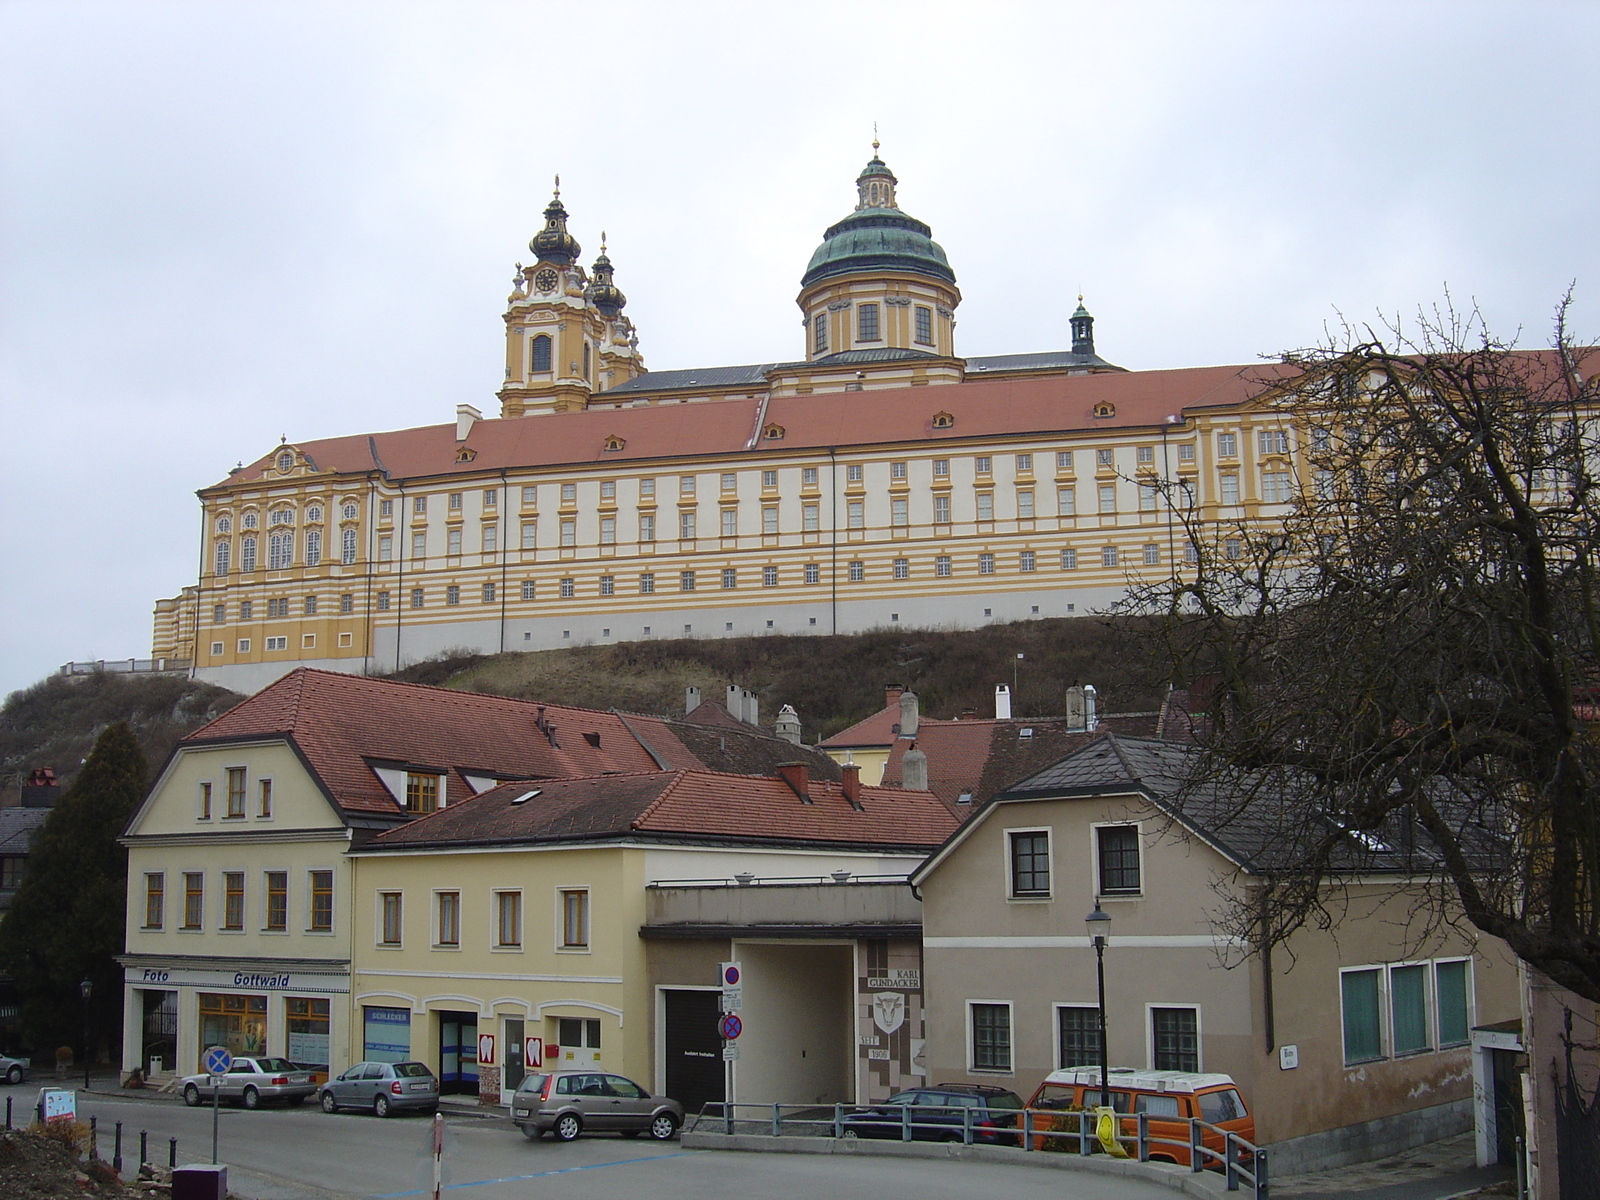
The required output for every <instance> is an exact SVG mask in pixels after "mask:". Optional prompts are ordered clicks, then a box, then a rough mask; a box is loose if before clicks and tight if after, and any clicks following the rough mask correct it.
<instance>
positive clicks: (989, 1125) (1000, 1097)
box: [844, 1083, 1022, 1146]
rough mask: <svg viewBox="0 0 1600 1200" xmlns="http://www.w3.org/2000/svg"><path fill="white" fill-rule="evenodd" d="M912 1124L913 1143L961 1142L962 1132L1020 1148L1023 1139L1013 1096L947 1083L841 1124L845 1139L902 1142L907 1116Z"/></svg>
mask: <svg viewBox="0 0 1600 1200" xmlns="http://www.w3.org/2000/svg"><path fill="white" fill-rule="evenodd" d="M902 1106H904V1113H905V1114H908V1115H909V1117H910V1122H911V1140H912V1141H914V1142H959V1141H962V1140H963V1139H964V1137H965V1134H964V1130H965V1129H967V1128H970V1129H971V1130H972V1140H973V1141H974V1142H986V1143H990V1144H995V1143H998V1144H1000V1145H1003V1146H1020V1145H1021V1144H1022V1141H1021V1135H1020V1134H1018V1133H1014V1132H1005V1131H1009V1130H1015V1129H1016V1128H1017V1123H1018V1121H1019V1120H1021V1117H1022V1100H1021V1099H1020V1098H1019V1097H1018V1096H1017V1094H1016V1093H1015V1092H1008V1091H1006V1090H1005V1089H1004V1088H997V1087H986V1086H984V1085H982V1084H969V1083H945V1084H939V1085H938V1086H936V1087H922V1088H910V1089H909V1090H907V1091H904V1092H897V1093H896V1094H894V1095H893V1096H890V1097H889V1098H888V1099H887V1100H882V1101H879V1102H878V1103H877V1104H874V1105H873V1106H872V1107H871V1108H868V1109H865V1110H863V1111H861V1112H855V1113H850V1114H849V1115H848V1116H846V1117H845V1119H844V1136H845V1137H865V1138H891V1139H894V1140H896V1141H899V1140H901V1139H903V1138H904V1137H905V1128H906V1127H905V1119H906V1118H905V1116H904V1115H902Z"/></svg>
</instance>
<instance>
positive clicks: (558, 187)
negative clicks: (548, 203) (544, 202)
mask: <svg viewBox="0 0 1600 1200" xmlns="http://www.w3.org/2000/svg"><path fill="white" fill-rule="evenodd" d="M556 199H557V200H559V199H561V176H560V175H557V176H556Z"/></svg>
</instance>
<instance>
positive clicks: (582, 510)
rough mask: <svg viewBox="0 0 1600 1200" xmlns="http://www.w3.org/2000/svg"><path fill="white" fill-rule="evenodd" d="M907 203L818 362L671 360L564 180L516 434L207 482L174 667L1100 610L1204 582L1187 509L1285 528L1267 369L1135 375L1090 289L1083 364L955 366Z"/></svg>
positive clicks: (931, 258) (519, 324)
mask: <svg viewBox="0 0 1600 1200" xmlns="http://www.w3.org/2000/svg"><path fill="white" fill-rule="evenodd" d="M874 150H875V151H876V146H874ZM896 184H897V180H896V179H895V176H894V175H893V173H892V172H891V171H890V170H889V168H888V167H887V166H886V165H885V164H884V163H883V161H882V160H881V159H880V158H879V157H878V156H877V154H876V153H874V155H873V158H872V160H871V161H870V162H869V163H868V164H867V166H866V168H865V169H864V170H863V171H862V172H861V175H860V177H859V178H858V179H857V181H856V185H857V191H858V199H857V203H856V206H855V210H854V211H853V212H851V213H850V214H849V215H847V216H846V217H845V218H844V219H843V220H841V221H839V222H838V223H837V224H835V225H833V226H832V227H831V228H829V229H828V230H827V232H826V233H825V234H824V235H823V240H822V244H821V245H820V246H818V247H817V250H816V252H815V253H814V254H813V255H812V256H811V261H810V263H809V264H808V265H807V267H806V269H805V272H804V274H803V275H802V277H801V281H800V292H799V295H798V297H797V298H796V301H797V303H798V305H799V307H800V309H801V311H802V312H803V314H804V320H805V343H806V344H805V346H804V348H803V353H801V354H798V355H797V356H796V357H795V358H794V359H793V360H791V361H787V362H774V363H760V364H753V365H748V366H731V367H730V366H720V367H705V368H699V369H695V370H674V371H647V370H646V369H645V366H644V360H643V358H642V356H641V354H640V352H639V338H638V335H637V332H636V330H635V328H634V325H633V322H632V321H631V320H630V319H629V318H628V317H627V316H625V315H624V309H625V308H626V306H627V299H626V297H625V296H624V295H623V293H622V292H621V291H620V290H619V289H618V287H617V285H616V282H615V279H614V272H613V267H612V264H611V261H610V259H609V258H608V257H607V256H606V253H605V246H604V239H603V238H602V245H601V250H600V254H599V256H598V257H597V258H596V259H595V260H594V263H593V265H592V267H590V269H589V270H587V271H586V270H585V269H584V268H583V267H582V266H581V265H580V261H579V256H580V253H581V248H580V246H579V244H578V242H577V240H576V238H575V237H574V236H573V235H572V234H571V233H570V232H569V231H568V229H567V212H566V209H565V208H564V207H563V205H562V203H561V199H560V191H559V188H558V190H557V192H556V196H555V198H554V199H553V200H552V201H551V202H550V205H549V207H548V208H546V209H545V211H544V218H545V220H544V226H543V228H542V229H540V231H539V232H538V233H537V234H536V235H535V236H534V238H533V240H532V241H531V242H530V243H529V247H530V249H531V250H532V252H533V255H534V259H535V261H534V262H533V263H532V265H530V266H522V265H521V264H518V268H517V272H516V276H515V280H514V284H513V289H512V291H511V294H510V296H509V297H508V301H507V308H506V312H505V317H504V319H505V326H506V368H505V384H504V386H503V387H502V388H501V390H500V392H499V400H500V414H499V417H498V418H490V419H485V418H484V417H483V416H482V415H481V413H480V412H479V411H478V410H477V409H475V408H473V407H471V406H469V405H461V406H459V407H458V408H457V410H456V414H455V421H454V423H452V424H442V425H430V426H425V427H422V428H418V429H404V430H396V431H392V432H387V433H374V434H360V435H355V436H347V437H334V438H325V439H320V440H314V441H304V442H297V443H286V444H284V445H281V446H277V447H274V448H273V449H272V450H271V451H270V452H269V453H267V454H265V455H263V456H262V457H260V458H258V459H257V460H255V461H254V462H252V463H249V464H248V465H245V466H243V467H240V468H239V469H236V470H235V471H233V472H232V473H231V474H230V475H229V476H228V478H226V479H225V480H223V481H221V482H220V483H217V484H216V485H214V486H212V487H208V488H205V489H202V491H201V492H200V493H199V494H200V498H201V502H202V504H203V506H204V526H203V528H204V530H205V534H204V537H205V545H204V547H203V549H202V554H201V561H202V563H203V566H202V571H201V574H200V576H199V578H198V579H197V580H196V582H195V583H194V584H193V585H192V586H189V587H185V588H184V589H183V591H182V593H181V594H180V595H178V596H175V597H173V598H171V599H166V600H161V601H159V602H158V603H157V605H156V613H155V637H154V650H153V653H154V655H155V657H157V658H164V659H167V660H169V661H171V660H190V661H192V663H193V668H194V674H195V675H196V676H198V677H199V678H203V679H208V680H211V681H214V682H216V683H220V684H223V685H225V686H228V687H231V688H235V689H238V690H241V691H255V690H257V689H259V688H260V687H262V686H264V685H265V684H267V683H269V682H271V681H272V680H273V679H275V678H277V677H278V676H280V675H282V674H284V673H286V672H287V671H289V670H290V669H292V668H294V667H296V666H302V665H311V666H318V667H323V668H328V669H332V670H337V671H348V672H354V673H377V672H386V671H390V670H393V669H395V668H396V667H399V666H404V665H405V664H407V663H411V662H415V661H417V660H419V659H423V658H427V657H429V656H431V655H435V654H438V653H440V652H441V651H445V650H456V649H468V650H473V651H478V652H483V653H495V652H499V651H507V650H534V649H547V648H550V647H556V646H567V645H573V644H576V643H580V642H605V641H625V640H632V639H639V638H651V637H655V638H667V637H723V636H731V635H745V634H760V633H785V634H813V633H853V632H859V631H862V630H866V629H872V628H878V627H896V626H907V627H913V626H922V627H931V626H942V627H958V628H963V627H964V628H970V627H974V626H977V625H981V624H984V623H986V622H990V621H1009V620H1018V619H1026V618H1029V617H1033V616H1067V615H1074V614H1084V613H1087V612H1089V611H1091V610H1093V609H1096V608H1099V607H1102V606H1104V605H1107V604H1109V603H1112V602H1114V601H1116V600H1117V599H1119V598H1120V597H1121V596H1122V595H1123V594H1124V592H1125V591H1126V589H1127V588H1128V586H1129V584H1130V582H1135V581H1138V580H1140V579H1144V578H1149V577H1151V575H1152V574H1159V575H1161V576H1164V575H1165V574H1166V573H1167V572H1168V571H1169V570H1171V569H1172V566H1173V564H1175V563H1179V562H1181V561H1182V558H1183V556H1184V554H1185V548H1186V546H1187V544H1188V543H1187V537H1186V534H1185V530H1184V523H1183V522H1182V521H1181V520H1180V519H1179V518H1178V517H1177V516H1176V515H1175V514H1174V512H1173V508H1172V506H1171V505H1169V504H1168V503H1167V497H1168V496H1169V495H1172V494H1181V495H1183V496H1185V497H1186V498H1187V503H1188V504H1189V505H1191V506H1192V513H1193V516H1194V517H1196V518H1198V519H1199V520H1200V521H1201V522H1202V523H1203V524H1205V525H1206V526H1207V527H1209V528H1212V529H1221V528H1223V527H1224V526H1237V525H1239V524H1241V523H1249V522H1251V521H1253V520H1255V519H1256V518H1258V517H1261V516H1267V515H1273V514H1275V513H1277V512H1279V511H1282V509H1281V507H1280V506H1282V505H1283V504H1285V503H1286V502H1287V501H1288V500H1289V499H1290V496H1291V486H1292V480H1293V479H1294V468H1293V466H1292V461H1291V454H1292V452H1293V449H1294V446H1295V442H1296V439H1295V435H1294V432H1293V431H1292V430H1290V429H1288V428H1286V427H1285V426H1284V425H1283V423H1282V422H1281V421H1280V419H1279V417H1278V416H1277V414H1276V413H1275V412H1274V411H1273V409H1272V407H1271V406H1270V405H1267V404H1264V403H1262V396H1263V393H1264V392H1265V390H1266V389H1267V388H1268V386H1269V384H1270V381H1271V378H1272V375H1273V372H1272V370H1271V369H1270V368H1262V367H1259V366H1257V367H1202V368H1192V369H1183V370H1166V371H1127V370H1124V369H1122V368H1120V367H1117V366H1114V365H1112V364H1111V363H1109V362H1107V361H1105V360H1104V359H1102V358H1101V357H1100V356H1099V355H1098V354H1097V353H1096V352H1095V346H1094V321H1093V318H1092V317H1091V316H1090V315H1089V313H1088V312H1087V311H1086V310H1085V308H1084V307H1083V305H1082V303H1081V301H1080V303H1079V305H1078V308H1077V311H1076V312H1074V313H1072V314H1071V316H1070V317H1069V318H1068V324H1069V326H1070V331H1071V349H1069V350H1064V351H1046V352H1043V353H1036V354H1008V355H998V356H988V357H974V358H968V357H963V356H961V355H960V354H959V353H958V352H957V349H956V346H955V339H954V326H955V310H956V308H957V306H958V305H959V304H960V303H961V293H960V291H959V289H958V288H957V286H956V277H955V272H954V271H953V270H952V269H951V267H950V264H949V261H948V260H947V258H946V256H945V252H944V250H943V249H942V248H941V247H940V246H939V244H938V243H937V242H935V241H933V240H932V236H931V231H930V230H929V228H928V226H927V225H925V224H924V223H923V222H921V221H918V220H916V219H915V218H914V217H912V216H910V215H909V214H907V213H906V212H905V211H904V210H902V209H901V208H900V206H899V202H898V200H897V198H896V194H895V188H896ZM1293 486H1298V485H1293ZM1175 489H1176V491H1175Z"/></svg>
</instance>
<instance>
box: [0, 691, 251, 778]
mask: <svg viewBox="0 0 1600 1200" xmlns="http://www.w3.org/2000/svg"><path fill="white" fill-rule="evenodd" d="M243 699H244V697H243V696H240V695H238V694H237V693H235V692H230V691H228V690H226V689H225V688H219V687H213V686H212V685H211V684H209V683H194V682H191V681H190V680H187V679H182V678H179V677H176V676H171V675H111V674H97V675H79V676H75V677H73V678H70V679H69V678H66V677H64V676H61V675H51V676H49V677H48V678H46V679H43V680H41V681H40V682H38V683H36V684H34V685H33V686H32V687H30V688H24V689H23V690H22V691H19V692H12V693H11V695H9V696H7V697H6V701H5V704H4V705H0V804H14V803H16V792H17V786H18V784H19V782H20V781H21V780H22V779H24V778H26V776H27V774H28V772H29V771H30V770H32V769H33V768H34V767H51V768H53V769H54V770H55V773H56V776H57V778H58V779H59V780H60V782H61V784H62V786H63V787H65V786H66V785H67V784H69V783H71V782H72V777H73V776H74V775H75V774H77V771H78V766H79V764H80V763H82V761H83V760H84V759H85V758H87V757H88V754H89V750H90V748H91V747H93V745H94V741H95V739H96V738H97V737H99V736H100V731H101V730H102V729H104V728H105V727H106V726H107V725H110V724H111V723H112V722H114V721H126V722H128V724H129V725H131V726H132V727H133V732H134V734H135V735H136V736H137V737H138V739H139V745H140V747H141V748H142V749H143V750H144V753H145V757H146V758H147V759H149V761H150V769H151V770H152V771H154V770H155V769H156V768H157V767H159V766H160V765H161V762H162V760H163V759H165V758H166V756H167V752H168V751H169V750H171V749H172V747H173V744H174V743H175V742H177V741H178V739H179V738H181V737H183V736H185V735H186V734H188V733H189V732H190V731H191V730H193V729H197V728H199V727H200V726H201V725H204V724H205V723H206V722H207V721H209V720H211V719H212V718H214V717H216V716H219V715H220V714H222V713H224V712H227V711H228V709H230V708H232V707H233V706H234V705H235V704H237V703H239V701H241V700H243Z"/></svg>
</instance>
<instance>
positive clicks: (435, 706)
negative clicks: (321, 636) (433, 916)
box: [180, 667, 831, 817]
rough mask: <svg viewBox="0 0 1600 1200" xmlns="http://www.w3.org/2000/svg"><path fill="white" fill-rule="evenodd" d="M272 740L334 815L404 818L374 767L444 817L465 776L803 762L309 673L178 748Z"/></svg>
mask: <svg viewBox="0 0 1600 1200" xmlns="http://www.w3.org/2000/svg"><path fill="white" fill-rule="evenodd" d="M275 737H282V738H285V739H286V740H288V741H290V742H291V743H292V744H293V745H294V746H295V747H296V748H297V749H298V750H299V752H300V754H301V755H302V756H303V757H304V760H305V762H306V763H307V765H308V766H309V767H310V769H311V771H312V772H313V774H314V775H315V776H316V778H317V779H318V780H319V781H320V782H321V784H322V786H323V787H324V788H325V789H326V791H327V793H328V795H329V796H330V797H332V799H333V800H334V801H335V802H336V803H337V804H339V805H340V806H341V807H342V808H343V809H345V810H346V811H348V812H351V813H368V814H382V815H385V816H391V817H399V816H401V815H403V814H402V812H401V810H400V808H399V806H398V805H397V804H396V802H395V800H394V798H393V797H392V796H391V795H390V793H389V790H388V788H386V787H385V786H384V785H383V783H382V781H381V780H380V779H379V778H378V776H377V775H376V774H375V773H374V772H373V769H372V768H373V766H374V765H390V764H395V765H407V766H411V767H415V768H424V769H431V770H434V771H438V772H440V773H443V774H445V777H446V798H447V800H448V803H449V804H450V805H451V806H453V805H455V804H458V803H460V802H462V801H464V800H466V799H467V798H468V797H469V796H471V795H472V794H473V788H472V787H471V786H470V785H469V784H468V782H467V780H466V778H465V776H466V775H478V776H487V777H489V778H491V779H507V778H513V779H552V778H561V777H577V776H591V775H600V774H602V773H604V772H614V773H615V772H655V771H659V770H660V769H661V765H662V764H665V766H666V768H668V769H701V770H703V769H705V768H707V767H722V766H733V767H734V768H735V769H737V770H770V769H771V767H772V766H773V765H775V764H776V763H778V762H787V761H790V760H793V759H795V758H797V757H801V755H800V754H799V753H797V749H798V748H797V747H795V746H792V745H790V744H789V743H788V742H786V741H784V740H783V739H781V738H777V737H774V736H772V735H770V734H765V733H763V732H762V731H761V730H758V729H754V728H751V727H748V726H746V727H744V728H743V729H741V730H727V731H720V730H719V731H710V730H705V729H701V728H699V727H695V726H683V725H681V723H679V722H674V721H665V720H662V719H661V718H658V717H645V716H637V715H633V714H625V713H619V712H614V711H613V712H601V711H599V710H596V709H588V708H573V707H571V706H569V705H562V704H539V703H535V702H533V701H528V700H513V699H510V698H508V697H504V696H488V695H483V694H481V693H477V692H464V691H457V690H455V689H452V688H438V687H427V686H424V685H422V684H415V683H397V682H394V681H393V680H387V679H369V678H365V677H363V676H359V675H344V674H339V673H336V672H332V671H318V670H314V669H312V668H309V667H301V668H299V669H298V670H295V671H291V672H290V673H289V674H287V675H285V676H284V677H283V678H281V679H279V680H278V681H277V682H275V683H273V684H271V685H269V686H268V687H266V688H264V689H262V690H261V691H260V692H257V693H256V694H255V695H254V696H252V697H250V698H249V699H248V700H246V701H244V702H243V703H242V704H240V705H238V706H237V707H236V708H233V709H230V710H229V711H228V712H226V713H224V714H223V715H222V716H220V717H218V718H217V719H216V720H214V721H212V722H211V723H209V724H207V725H204V726H202V727H201V728H199V729H197V730H195V732H194V733H192V734H190V735H189V736H188V737H186V738H185V739H184V740H183V741H182V742H181V743H180V746H198V745H206V744H215V743H219V742H240V741H251V740H257V739H261V738H275ZM652 752H653V754H652ZM658 759H659V761H658ZM829 765H830V766H831V764H829ZM823 769H827V768H823Z"/></svg>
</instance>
